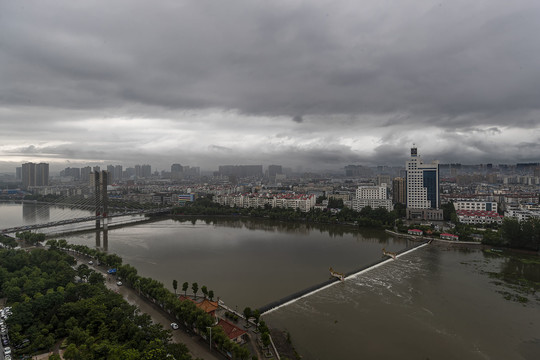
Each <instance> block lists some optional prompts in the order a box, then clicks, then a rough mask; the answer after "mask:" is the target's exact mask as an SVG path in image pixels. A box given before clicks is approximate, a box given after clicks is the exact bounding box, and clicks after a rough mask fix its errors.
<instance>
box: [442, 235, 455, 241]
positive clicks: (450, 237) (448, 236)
mask: <svg viewBox="0 0 540 360" xmlns="http://www.w3.org/2000/svg"><path fill="white" fill-rule="evenodd" d="M441 239H443V240H451V241H458V240H459V236H457V235H454V234H448V233H442V234H441Z"/></svg>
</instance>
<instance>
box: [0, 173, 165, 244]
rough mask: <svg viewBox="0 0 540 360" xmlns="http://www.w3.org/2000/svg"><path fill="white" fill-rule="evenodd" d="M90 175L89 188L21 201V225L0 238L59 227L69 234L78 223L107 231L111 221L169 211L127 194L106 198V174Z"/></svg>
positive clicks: (1, 229) (7, 229)
mask: <svg viewBox="0 0 540 360" xmlns="http://www.w3.org/2000/svg"><path fill="white" fill-rule="evenodd" d="M91 175H92V178H91V181H90V182H89V184H84V185H81V186H72V187H69V188H68V189H64V191H63V192H62V194H61V195H58V194H56V195H54V196H42V198H41V199H40V200H42V201H37V200H30V201H28V200H23V216H24V220H23V222H24V224H21V225H18V224H17V225H16V226H13V224H11V226H9V227H0V234H9V233H16V232H21V231H32V230H38V229H44V228H58V229H61V228H62V227H65V228H66V231H70V229H69V228H70V227H69V226H68V225H70V224H78V223H88V224H93V225H90V226H88V225H87V226H86V228H87V229H91V228H93V227H95V229H97V230H100V229H103V230H107V227H108V225H109V224H110V222H111V221H113V219H118V220H120V219H122V218H125V219H130V218H136V216H137V215H152V214H165V213H169V212H170V211H171V208H170V207H161V206H159V204H154V203H152V202H151V201H150V202H146V203H141V202H140V201H137V199H136V197H135V196H133V194H130V193H129V192H124V193H119V194H110V195H109V192H108V191H107V177H108V176H107V172H106V171H102V172H101V173H100V172H97V171H96V172H94V173H93V174H91ZM51 208H52V209H54V211H53V210H51ZM139 219H140V217H139ZM126 222H129V221H126ZM55 232H57V233H58V232H62V231H56V230H55Z"/></svg>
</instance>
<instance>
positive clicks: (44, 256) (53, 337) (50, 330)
mask: <svg viewBox="0 0 540 360" xmlns="http://www.w3.org/2000/svg"><path fill="white" fill-rule="evenodd" d="M77 275H81V276H84V275H88V276H87V279H88V281H87V282H74V279H75V277H76V276H77ZM0 297H4V298H6V300H7V303H8V304H9V305H11V306H12V311H13V315H12V316H11V317H9V318H8V320H7V324H8V327H9V336H10V344H11V345H12V348H13V349H14V352H15V355H16V356H17V358H18V357H19V356H22V355H24V354H35V353H41V352H47V351H49V350H51V349H52V348H53V347H54V345H55V344H57V343H59V342H64V344H65V353H64V359H68V360H71V359H73V360H75V359H81V360H87V359H88V360H93V359H110V360H139V359H141V360H143V359H144V360H147V359H148V360H153V359H156V360H157V359H166V358H167V354H171V355H172V356H174V359H178V360H187V359H191V356H190V355H189V353H188V350H187V348H186V347H185V346H184V345H183V344H173V343H171V342H170V331H168V330H164V329H163V327H162V326H161V325H156V324H153V323H152V321H151V319H150V317H149V316H148V315H146V314H142V315H141V314H139V313H138V311H137V309H136V307H134V306H132V305H129V304H128V303H127V302H126V301H124V299H123V298H122V296H121V295H119V294H116V293H114V292H112V291H110V290H108V289H107V288H106V287H105V285H104V277H103V275H101V274H100V273H98V272H95V271H93V270H92V269H88V267H87V266H86V265H84V266H83V265H80V266H79V267H76V261H75V259H74V258H73V257H72V256H71V255H69V254H66V253H65V252H64V251H60V250H59V249H58V248H55V247H54V246H53V247H51V248H50V249H48V250H44V249H34V250H32V251H30V252H26V251H21V250H0ZM26 339H28V340H26ZM23 344H27V345H25V346H24V347H23V348H21V349H17V347H19V346H20V345H23ZM50 358H52V359H59V357H58V356H57V355H53V356H51V357H50Z"/></svg>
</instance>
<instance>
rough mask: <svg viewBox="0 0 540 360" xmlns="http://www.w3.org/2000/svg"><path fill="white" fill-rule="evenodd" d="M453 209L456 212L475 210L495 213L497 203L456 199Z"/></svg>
mask: <svg viewBox="0 0 540 360" xmlns="http://www.w3.org/2000/svg"><path fill="white" fill-rule="evenodd" d="M454 209H456V211H459V210H476V211H494V212H497V203H496V202H495V201H482V200H477V199H457V200H454Z"/></svg>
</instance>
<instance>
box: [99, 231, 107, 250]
mask: <svg viewBox="0 0 540 360" xmlns="http://www.w3.org/2000/svg"><path fill="white" fill-rule="evenodd" d="M102 232H103V247H102V246H101V233H102ZM96 249H97V250H101V251H108V250H109V230H108V229H103V231H102V230H99V229H97V230H96Z"/></svg>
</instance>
